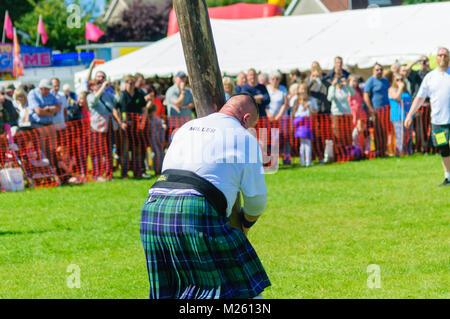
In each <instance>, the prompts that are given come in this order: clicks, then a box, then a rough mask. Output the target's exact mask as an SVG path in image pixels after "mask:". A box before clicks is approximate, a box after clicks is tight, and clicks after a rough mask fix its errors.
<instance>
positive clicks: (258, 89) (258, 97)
mask: <svg viewBox="0 0 450 319" xmlns="http://www.w3.org/2000/svg"><path fill="white" fill-rule="evenodd" d="M247 81H248V83H247V84H245V85H244V86H243V87H242V88H241V91H240V93H249V94H250V95H252V96H253V98H254V99H255V101H256V104H257V105H258V110H259V117H266V116H267V115H266V108H267V107H268V105H269V104H270V96H269V92H267V88H266V87H265V86H264V85H262V84H259V83H258V75H257V73H256V70H255V69H250V70H248V72H247Z"/></svg>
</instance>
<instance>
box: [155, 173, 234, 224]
mask: <svg viewBox="0 0 450 319" xmlns="http://www.w3.org/2000/svg"><path fill="white" fill-rule="evenodd" d="M150 188H170V189H195V190H196V191H198V192H199V193H200V194H202V195H203V196H205V198H206V200H207V201H208V202H209V203H210V204H211V205H212V206H213V207H214V209H215V210H216V211H217V212H218V213H220V214H222V215H223V216H224V217H225V216H226V211H227V200H226V198H225V195H224V194H223V193H222V192H221V191H220V190H219V189H218V188H217V187H216V186H214V185H213V184H212V183H211V182H210V181H208V180H206V179H204V178H203V177H201V176H198V175H197V174H195V173H193V172H191V171H185V170H181V169H167V170H165V171H164V172H163V173H162V174H161V176H160V177H159V178H158V179H157V180H156V182H155V183H154V184H153V186H152V187H150Z"/></svg>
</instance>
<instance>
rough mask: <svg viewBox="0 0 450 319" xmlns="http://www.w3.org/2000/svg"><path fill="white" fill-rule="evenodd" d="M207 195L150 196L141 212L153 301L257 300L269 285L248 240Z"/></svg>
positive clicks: (142, 235) (143, 241)
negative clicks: (230, 223) (230, 224)
mask: <svg viewBox="0 0 450 319" xmlns="http://www.w3.org/2000/svg"><path fill="white" fill-rule="evenodd" d="M227 222H228V219H227V218H226V217H224V216H221V215H220V214H219V213H218V212H217V211H216V210H215V209H214V208H213V207H212V206H211V205H210V203H209V202H208V201H207V200H206V199H205V198H204V197H203V196H195V195H150V196H149V197H148V198H147V200H146V202H145V204H144V206H143V208H142V216H141V227H140V232H141V239H142V243H143V245H144V250H145V257H146V259H147V270H148V276H149V281H150V299H203V298H204V299H213V298H220V299H229V298H253V297H256V296H258V295H259V294H260V293H261V292H262V291H263V290H264V288H266V287H268V286H270V281H269V278H268V277H267V274H266V272H265V270H264V268H263V266H262V264H261V261H260V260H259V258H258V256H257V255H256V252H255V250H254V249H253V247H252V245H251V244H250V242H249V241H248V240H247V238H246V237H245V235H244V234H243V233H242V232H241V231H240V230H238V229H235V228H232V227H230V226H229V225H228V223H227Z"/></svg>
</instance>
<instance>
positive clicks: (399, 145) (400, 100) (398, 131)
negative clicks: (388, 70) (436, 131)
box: [389, 74, 412, 156]
mask: <svg viewBox="0 0 450 319" xmlns="http://www.w3.org/2000/svg"><path fill="white" fill-rule="evenodd" d="M406 87H407V86H406V82H405V78H404V77H403V76H402V75H401V74H397V75H395V76H394V80H393V82H392V86H391V87H390V88H389V103H390V105H391V122H392V125H393V126H394V130H395V140H396V143H395V144H396V155H397V156H398V155H401V154H408V155H412V128H405V127H404V126H403V122H404V120H405V118H406V114H408V112H409V109H410V108H411V94H409V92H408V90H407V89H406Z"/></svg>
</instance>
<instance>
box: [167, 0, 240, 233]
mask: <svg viewBox="0 0 450 319" xmlns="http://www.w3.org/2000/svg"><path fill="white" fill-rule="evenodd" d="M173 4H174V8H175V13H176V15H177V20H178V27H179V29H180V36H181V42H182V44H183V51H184V58H185V60H186V66H187V71H188V74H189V83H190V86H191V89H192V95H193V96H194V104H195V110H196V112H197V116H198V117H203V116H206V115H208V114H211V113H214V112H217V111H218V110H220V108H221V107H222V105H223V104H224V103H225V93H224V89H223V83H222V75H221V72H220V68H219V63H218V61H217V54H216V48H215V45H214V39H213V35H212V31H211V24H210V21H209V14H208V8H207V6H206V2H205V0H174V2H173ZM240 203H241V201H240V193H238V196H237V198H236V203H235V204H234V206H233V211H232V213H231V216H230V226H232V227H235V228H238V229H241V230H242V225H241V222H240V218H239V211H240V209H241V205H240Z"/></svg>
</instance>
